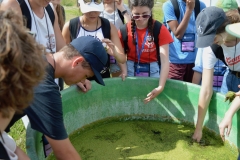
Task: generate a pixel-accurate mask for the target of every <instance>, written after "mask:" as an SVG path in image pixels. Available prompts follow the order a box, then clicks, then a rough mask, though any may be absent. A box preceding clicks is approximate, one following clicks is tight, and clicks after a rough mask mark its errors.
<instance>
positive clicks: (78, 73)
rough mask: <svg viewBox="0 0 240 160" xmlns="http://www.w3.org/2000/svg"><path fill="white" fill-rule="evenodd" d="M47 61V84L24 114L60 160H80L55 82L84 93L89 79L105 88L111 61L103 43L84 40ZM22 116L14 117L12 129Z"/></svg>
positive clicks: (77, 41) (79, 39)
mask: <svg viewBox="0 0 240 160" xmlns="http://www.w3.org/2000/svg"><path fill="white" fill-rule="evenodd" d="M79 44H81V45H79ZM109 47H111V46H109ZM46 59H47V62H48V66H47V68H46V77H45V80H44V81H43V82H42V83H41V84H40V85H38V86H37V87H36V88H35V91H34V100H33V102H32V104H31V105H30V106H29V107H28V108H27V109H25V110H24V114H26V115H27V116H28V117H29V120H30V123H31V127H32V128H33V129H35V130H37V131H39V132H41V133H43V134H44V135H45V136H46V138H47V140H48V142H49V143H50V145H51V147H52V149H53V152H54V155H55V156H56V157H57V159H64V160H65V159H74V160H79V159H81V158H80V156H79V155H78V153H77V151H76V150H75V149H74V147H73V146H72V144H71V142H70V141H69V139H68V135H67V132H66V129H65V127H64V122H63V113H62V101H61V94H60V91H59V87H58V85H57V84H56V83H55V82H54V79H55V78H60V77H61V78H63V79H64V81H65V82H66V84H68V85H73V84H78V86H80V87H81V88H82V89H84V91H87V90H89V89H90V88H91V85H90V82H89V81H88V80H86V79H87V78H90V77H94V79H95V81H96V82H97V83H99V84H101V85H104V82H103V79H102V77H101V74H102V73H104V72H105V69H106V67H105V66H106V63H107V60H108V57H107V54H106V51H105V49H104V47H103V45H102V43H101V42H99V41H98V40H96V39H94V38H93V37H90V36H87V37H84V36H83V37H80V38H77V39H75V40H73V41H72V42H71V43H70V44H69V45H67V46H65V47H63V48H62V49H61V50H60V51H59V52H57V53H55V54H47V55H46ZM84 86H85V88H84ZM22 116H23V115H18V116H15V117H14V120H13V121H12V123H11V125H12V124H13V123H14V122H15V121H16V120H18V119H19V118H20V117H22Z"/></svg>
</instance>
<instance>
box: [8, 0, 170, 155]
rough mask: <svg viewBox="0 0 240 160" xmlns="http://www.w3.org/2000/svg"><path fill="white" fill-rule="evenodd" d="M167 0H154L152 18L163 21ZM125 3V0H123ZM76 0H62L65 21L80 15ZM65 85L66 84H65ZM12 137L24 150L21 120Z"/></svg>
mask: <svg viewBox="0 0 240 160" xmlns="http://www.w3.org/2000/svg"><path fill="white" fill-rule="evenodd" d="M165 1H167V0H155V6H154V8H153V15H154V19H156V20H159V21H160V22H163V13H162V4H163V3H164V2H165ZM124 2H125V3H127V2H128V1H127V0H124ZM76 4H77V0H62V5H63V6H64V8H65V12H66V21H69V20H70V19H71V18H74V17H76V16H79V15H81V13H80V10H79V8H78V7H77V5H76ZM65 87H67V86H65ZM9 134H10V135H11V136H12V137H13V139H15V141H16V143H17V146H19V147H20V148H21V149H23V150H24V151H26V145H25V143H26V139H25V137H26V130H25V128H24V125H23V122H22V121H21V120H19V121H17V122H16V123H15V124H14V125H13V126H12V128H11V132H10V133H9Z"/></svg>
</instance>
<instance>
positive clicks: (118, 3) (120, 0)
mask: <svg viewBox="0 0 240 160" xmlns="http://www.w3.org/2000/svg"><path fill="white" fill-rule="evenodd" d="M115 4H116V6H117V9H118V10H120V11H121V12H122V11H123V10H125V8H124V6H123V0H116V1H115Z"/></svg>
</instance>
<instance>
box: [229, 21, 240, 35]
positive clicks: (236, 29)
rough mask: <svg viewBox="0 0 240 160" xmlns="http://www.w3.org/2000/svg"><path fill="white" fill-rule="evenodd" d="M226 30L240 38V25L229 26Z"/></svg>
mask: <svg viewBox="0 0 240 160" xmlns="http://www.w3.org/2000/svg"><path fill="white" fill-rule="evenodd" d="M225 29H226V31H227V32H228V33H229V34H231V35H232V36H234V37H237V38H240V30H239V29H240V23H233V24H229V25H227V26H226V28H225Z"/></svg>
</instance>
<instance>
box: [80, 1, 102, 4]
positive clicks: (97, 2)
mask: <svg viewBox="0 0 240 160" xmlns="http://www.w3.org/2000/svg"><path fill="white" fill-rule="evenodd" d="M83 2H84V3H85V4H91V3H92V2H94V3H95V4H101V3H102V0H83Z"/></svg>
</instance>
